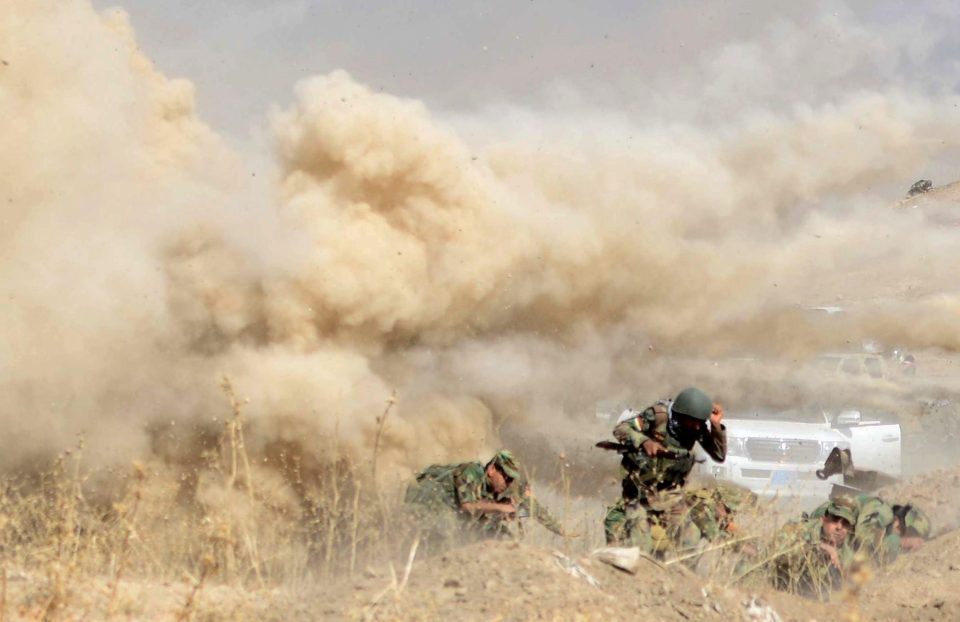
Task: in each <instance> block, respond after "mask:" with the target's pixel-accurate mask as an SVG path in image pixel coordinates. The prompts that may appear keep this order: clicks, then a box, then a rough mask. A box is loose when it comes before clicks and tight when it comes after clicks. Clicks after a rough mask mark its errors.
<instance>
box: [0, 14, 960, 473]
mask: <svg viewBox="0 0 960 622" xmlns="http://www.w3.org/2000/svg"><path fill="white" fill-rule="evenodd" d="M842 26H843V24H839V25H837V27H838V28H839V27H842ZM800 36H801V33H796V32H794V33H792V37H791V39H790V42H789V45H798V43H797V41H796V38H797V37H800ZM856 40H857V39H856V38H854V39H853V41H854V42H856ZM868 43H869V45H868V47H869V46H873V45H875V43H876V42H875V41H874V40H872V39H871V40H870V41H869V42H868ZM751 45H752V47H749V48H748V51H749V52H750V57H749V59H746V60H749V62H750V63H751V64H753V65H756V64H757V63H763V62H764V61H763V55H762V54H757V53H756V46H761V49H762V48H763V46H775V45H776V42H774V41H760V42H754V43H752V44H751ZM785 45H786V44H785ZM804 45H814V43H813V42H809V41H808V42H804ZM865 45H867V44H865ZM738 50H739V51H740V52H742V51H743V49H742V48H741V47H737V46H732V47H731V48H730V49H728V50H726V51H725V53H724V56H723V59H724V62H723V63H720V64H716V63H714V64H711V65H710V68H711V69H710V70H711V71H714V72H719V73H717V74H716V75H714V76H713V78H711V79H712V80H713V82H712V83H711V84H706V85H704V86H705V89H706V90H707V91H708V92H709V94H710V98H709V99H710V101H711V102H715V103H716V100H718V98H720V95H722V94H723V93H726V95H725V96H724V106H726V108H725V109H727V110H730V114H729V115H727V116H725V117H724V118H723V119H722V120H713V121H711V122H710V123H700V122H697V121H695V120H688V119H687V120H685V119H684V118H678V119H676V120H670V119H666V120H659V119H658V120H649V119H646V118H645V117H643V115H631V114H630V113H629V112H628V111H629V109H630V107H629V106H626V105H625V106H624V107H623V109H621V110H607V109H592V108H589V107H584V108H578V107H576V106H572V107H571V106H563V105H557V106H556V107H553V108H550V109H545V110H534V109H529V108H526V109H525V108H521V107H514V106H509V105H499V106H492V107H491V108H489V109H487V110H486V111H484V112H478V113H476V114H473V115H469V116H468V115H463V114H460V115H457V114H452V113H451V114H445V113H444V112H443V111H438V112H432V111H430V110H428V109H427V108H426V107H425V106H424V105H423V104H422V103H420V102H418V101H414V100H409V99H402V98H398V97H394V96H391V95H389V94H384V93H379V92H375V91H374V90H372V89H371V88H369V87H367V86H365V85H363V84H360V83H358V82H357V81H355V80H354V79H352V78H351V76H350V75H349V74H348V73H346V72H344V71H339V70H338V71H333V72H331V73H329V74H328V75H323V76H315V77H310V78H306V79H304V80H303V81H302V82H300V83H299V84H298V85H297V86H296V88H295V91H294V98H293V101H292V103H288V104H286V105H280V106H279V107H278V108H277V109H276V110H275V111H274V112H273V113H272V115H271V118H270V124H271V127H272V128H273V132H274V136H275V166H276V168H275V171H273V173H272V175H264V174H263V173H262V171H261V174H260V175H259V176H257V175H256V174H255V173H253V172H251V171H250V167H248V166H247V165H246V164H245V162H244V161H243V157H242V156H241V155H239V154H237V153H233V152H232V151H231V150H230V149H229V148H228V147H227V146H226V145H225V144H224V142H223V141H222V140H221V139H220V138H219V137H218V136H216V134H215V133H214V132H213V131H212V130H211V129H210V128H209V127H208V126H207V125H205V124H204V123H203V121H202V120H200V119H199V118H198V117H197V114H196V112H195V109H194V103H193V89H194V86H193V85H192V84H191V83H189V82H187V81H185V80H180V79H169V78H167V77H165V76H163V75H162V74H161V73H159V72H158V70H157V69H156V68H154V67H153V66H152V64H151V63H150V61H149V60H148V59H147V58H145V57H144V56H143V54H142V53H141V52H140V51H139V50H138V48H137V45H136V41H135V38H134V34H133V31H132V28H131V26H130V24H129V21H128V19H127V18H126V16H125V14H124V13H123V12H122V11H119V10H111V11H108V12H106V13H104V14H98V13H96V12H95V11H94V10H93V9H92V8H91V7H90V5H89V4H88V3H87V2H86V1H82V0H66V1H56V2H54V1H52V0H51V1H36V0H13V1H12V2H8V3H7V4H6V5H5V7H4V8H3V9H2V10H0V57H2V59H3V61H4V62H3V64H2V66H0V110H3V111H4V115H2V117H0V217H2V222H3V226H2V228H0V240H2V247H0V248H2V251H0V252H2V255H3V262H2V264H0V275H2V276H0V308H2V311H3V313H2V315H3V318H4V322H3V327H2V329H0V391H2V394H3V399H2V400H0V418H2V421H3V424H4V438H5V439H6V440H5V442H4V452H3V453H2V456H3V457H2V466H3V467H4V468H8V469H9V468H12V467H15V466H18V465H21V464H23V463H25V462H28V461H30V460H32V459H36V458H38V457H42V456H43V455H45V454H46V453H49V452H52V451H59V450H62V449H64V448H65V447H69V446H71V445H72V444H73V443H75V440H74V439H75V437H76V435H78V434H81V433H82V434H83V435H84V437H85V439H86V442H87V444H88V445H89V447H90V450H89V452H88V453H89V454H90V455H93V456H96V459H97V460H101V461H104V462H110V461H120V460H129V459H131V458H134V457H137V456H143V455H147V454H149V453H151V452H153V453H159V454H162V455H163V456H165V457H167V458H168V459H171V460H189V458H188V457H186V455H185V452H187V449H185V448H188V447H192V446H193V445H191V444H190V443H191V442H193V441H191V440H190V439H192V438H195V437H197V435H202V434H203V433H209V430H216V429H218V428H217V426H219V425H220V422H222V420H223V419H224V418H225V417H228V416H229V414H230V410H229V404H228V403H227V401H226V400H225V399H224V397H223V395H222V394H221V393H220V389H219V388H218V387H219V383H220V380H221V378H222V377H224V376H227V377H229V378H230V379H231V382H232V383H233V385H234V386H235V387H236V390H237V391H238V393H239V394H240V395H241V397H243V398H245V402H244V406H243V408H244V411H243V412H244V415H245V416H246V417H247V420H248V426H249V433H250V439H249V443H250V448H251V451H252V452H254V455H255V456H257V457H261V456H263V457H266V456H268V455H269V454H270V452H271V451H272V450H271V448H272V447H276V446H277V443H287V444H288V445H289V444H293V445H296V446H297V447H299V451H300V452H301V453H302V454H303V455H305V456H312V459H313V460H315V461H318V462H323V461H324V460H329V459H331V455H332V454H331V453H330V452H331V451H334V450H335V451H336V452H338V453H337V454H336V455H343V456H346V457H348V458H351V459H353V460H355V461H357V462H358V463H363V464H366V463H368V462H369V460H370V459H371V457H372V447H373V439H374V437H375V435H376V433H377V428H378V424H377V418H378V417H380V416H381V415H382V414H383V413H384V411H385V409H386V408H387V403H388V400H389V399H390V397H391V395H393V394H394V393H395V394H396V403H395V404H393V405H392V407H391V409H390V412H389V414H388V419H387V423H386V425H385V427H384V429H383V446H382V452H381V455H380V457H379V464H380V467H381V469H382V472H385V473H387V474H392V475H397V474H399V475H404V474H406V473H409V471H410V470H411V469H413V468H415V467H417V466H419V465H422V464H423V463H426V462H430V461H437V460H450V459H456V458H466V457H474V456H480V455H484V454H486V453H488V452H490V451H491V450H492V449H493V448H494V447H496V446H497V445H498V444H499V442H500V441H499V433H500V429H501V426H503V424H504V422H506V421H513V422H520V423H519V424H520V425H522V426H526V427H529V428H533V429H542V430H543V433H544V434H545V435H547V436H549V435H551V434H552V433H553V430H555V429H556V428H557V426H567V427H572V428H576V426H577V425H578V424H577V423H576V422H577V421H580V420H581V419H582V418H584V417H587V418H590V417H592V414H593V409H594V404H595V402H597V401H598V400H602V399H607V398H615V399H631V400H638V401H646V400H649V399H653V398H656V397H660V396H664V395H669V394H671V393H672V392H674V391H675V390H676V389H678V388H680V387H681V386H684V385H687V384H690V383H691V381H696V382H700V383H703V384H704V386H705V388H707V389H708V390H710V391H711V392H713V393H715V394H717V395H719V396H721V397H722V398H723V399H725V400H727V401H728V403H730V402H732V403H735V402H736V401H737V400H738V399H742V398H744V397H745V396H752V397H754V398H756V397H757V396H762V395H770V396H772V397H777V398H779V399H780V400H781V401H783V400H786V399H787V397H789V399H797V400H802V399H806V398H808V397H809V396H811V395H813V394H814V392H815V391H817V390H818V385H817V382H816V381H814V380H813V379H812V377H811V378H807V379H806V380H804V379H803V376H802V375H801V376H800V377H799V378H800V379H799V380H791V379H789V378H790V368H791V367H796V366H797V365H798V364H799V363H802V362H803V361H806V360H809V359H811V358H812V357H814V356H815V355H816V354H817V353H818V352H824V351H835V350H839V349H848V348H849V347H851V344H858V343H859V342H860V341H861V340H864V339H868V338H869V339H875V340H879V341H881V342H883V343H885V344H891V345H892V344H895V345H897V346H901V347H908V348H927V349H939V350H944V351H955V350H956V349H957V348H958V347H960V341H958V337H957V333H956V331H954V330H951V329H950V327H951V326H952V325H953V324H954V323H955V318H956V312H957V309H958V308H960V298H958V297H957V295H956V293H955V292H954V291H952V285H951V279H952V273H951V272H952V270H951V267H952V266H953V265H955V264H956V259H957V255H956V250H955V245H954V244H952V243H951V240H950V237H951V232H949V231H944V230H942V229H940V228H938V227H936V226H934V225H932V224H931V223H929V222H928V221H927V220H926V219H925V218H924V216H923V214H922V213H919V212H917V211H910V210H895V209H893V208H892V205H893V204H894V203H895V202H896V200H897V199H898V198H900V196H901V195H902V192H903V190H905V187H906V186H907V185H909V183H911V182H912V181H913V178H914V177H916V176H917V174H918V171H923V170H924V167H925V166H929V165H931V163H934V162H937V161H938V158H940V159H942V158H944V157H948V156H949V155H950V151H951V149H952V147H951V146H950V145H951V144H955V143H957V142H958V140H960V111H958V110H960V109H958V108H957V106H956V104H957V101H956V98H955V97H952V96H949V95H939V94H929V93H923V92H914V91H911V90H910V89H909V88H904V87H903V86H900V85H893V86H891V87H890V88H889V89H886V90H883V89H869V88H863V87H858V88H855V89H851V90H850V91H849V92H845V91H843V90H842V89H841V91H840V92H838V93H836V94H835V95H834V96H832V97H831V98H830V100H829V101H826V102H822V101H815V100H812V99H811V100H810V101H804V100H797V101H794V102H791V103H790V104H789V105H776V106H775V105H772V104H771V106H770V107H764V105H763V100H762V99H761V100H758V101H751V102H748V103H749V105H744V106H740V107H738V106H737V105H736V104H737V101H736V97H738V92H740V91H738V89H735V88H730V85H731V84H733V83H734V82H735V81H732V77H731V75H728V74H725V73H724V72H725V71H730V72H739V71H740V68H741V67H742V63H740V62H736V60H737V58H736V55H737V54H738V53H740V52H738ZM768 58H769V61H768V62H769V63H771V64H770V65H769V66H766V67H764V71H765V72H767V73H776V72H779V71H783V70H785V68H784V67H781V66H778V65H777V64H776V63H777V62H787V61H790V59H791V58H793V56H791V55H786V56H784V54H770V55H768ZM784 58H786V60H784ZM778 59H779V60H778ZM741 60H743V59H741ZM744 62H746V61H744ZM790 62H792V61H790ZM851 65H852V66H854V67H855V66H856V65H857V63H851ZM725 67H726V69H725ZM852 70H853V69H851V71H852ZM197 88H203V85H202V84H201V85H197ZM668 95H669V93H663V92H660V93H657V94H656V99H657V101H658V102H660V103H662V102H663V101H665V98H667V97H668ZM682 95H683V94H682V93H679V92H678V93H677V95H676V97H678V98H680V97H681V96H682ZM277 98H278V100H279V101H284V100H286V99H287V95H286V94H284V93H278V94H277ZM687 104H688V105H689V100H688V101H687ZM716 105H717V106H718V107H719V106H720V104H719V103H716ZM930 137H936V138H937V140H928V138H930ZM823 304H837V305H842V306H845V307H846V306H849V308H850V313H849V314H847V315H846V316H845V317H844V318H842V319H840V320H838V321H836V322H816V321H811V320H810V319H809V317H808V314H806V313H805V312H804V310H803V308H804V307H810V306H817V305H823ZM877 305H879V307H877ZM704 357H705V358H704ZM754 357H764V360H769V361H770V362H769V364H764V365H762V369H763V371H762V373H761V372H759V371H756V370H754V371H751V372H750V375H749V377H746V376H745V375H744V372H743V370H742V369H741V368H740V367H739V366H738V365H736V364H733V363H731V361H734V360H741V359H744V358H754ZM865 382H866V381H865ZM944 382H945V381H944ZM844 386H845V387H846V390H847V391H848V392H849V393H850V394H851V395H853V396H855V395H856V394H857V393H858V392H859V385H850V384H849V383H848V384H846V385H844ZM785 387H786V388H785ZM837 390H838V391H840V390H841V389H837ZM904 393H905V391H904V390H900V389H896V390H894V389H885V390H884V392H882V397H883V399H884V400H887V401H891V400H892V401H893V402H896V400H900V399H906V398H904ZM906 393H909V392H908V391H907V392H906ZM908 397H909V396H908ZM204 431H206V432H204ZM331 448H335V449H331Z"/></svg>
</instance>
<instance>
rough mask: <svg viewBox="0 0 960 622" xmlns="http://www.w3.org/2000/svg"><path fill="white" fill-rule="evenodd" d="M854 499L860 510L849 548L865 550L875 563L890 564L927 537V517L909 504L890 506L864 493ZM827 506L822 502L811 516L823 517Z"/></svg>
mask: <svg viewBox="0 0 960 622" xmlns="http://www.w3.org/2000/svg"><path fill="white" fill-rule="evenodd" d="M853 499H854V501H855V502H856V503H857V506H858V508H859V512H858V515H857V523H856V525H854V536H853V539H852V542H851V547H852V548H853V550H854V551H864V552H865V553H867V554H868V555H869V556H870V558H871V559H873V560H874V561H875V562H877V563H878V564H889V563H891V562H893V561H894V560H896V559H897V557H898V556H899V555H900V553H901V552H910V551H914V550H916V549H918V548H920V547H921V546H923V543H924V542H925V541H926V540H929V539H930V531H931V530H930V519H929V518H927V515H926V514H925V513H923V512H922V511H921V510H919V509H917V508H915V507H913V506H912V505H890V504H888V503H887V502H886V501H884V500H883V499H881V498H880V497H878V496H876V495H867V494H862V495H857V496H856V497H854V498H853ZM828 505H829V502H828V503H824V504H822V505H821V506H820V507H818V508H817V509H815V510H814V511H813V512H812V513H811V515H810V516H811V517H813V518H817V517H820V516H823V514H824V512H825V510H826V508H827V506H828Z"/></svg>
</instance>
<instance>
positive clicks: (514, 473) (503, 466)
mask: <svg viewBox="0 0 960 622" xmlns="http://www.w3.org/2000/svg"><path fill="white" fill-rule="evenodd" d="M489 464H492V465H494V466H496V467H497V468H498V469H500V470H501V471H503V474H504V475H506V476H507V477H509V478H510V479H520V477H521V476H520V463H519V462H517V459H516V458H514V457H513V453H511V452H510V450H509V449H501V450H500V451H498V452H497V453H495V454H494V455H493V458H491V459H490V462H489Z"/></svg>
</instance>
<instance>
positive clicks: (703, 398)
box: [673, 387, 713, 421]
mask: <svg viewBox="0 0 960 622" xmlns="http://www.w3.org/2000/svg"><path fill="white" fill-rule="evenodd" d="M673 412H675V413H678V414H681V415H686V416H688V417H693V418H694V419H699V420H700V421H707V420H708V419H710V413H711V412H713V400H711V399H710V396H709V395H707V394H706V393H704V392H703V391H701V390H700V389H697V388H695V387H688V388H686V389H684V390H683V391H680V393H677V397H676V399H674V400H673Z"/></svg>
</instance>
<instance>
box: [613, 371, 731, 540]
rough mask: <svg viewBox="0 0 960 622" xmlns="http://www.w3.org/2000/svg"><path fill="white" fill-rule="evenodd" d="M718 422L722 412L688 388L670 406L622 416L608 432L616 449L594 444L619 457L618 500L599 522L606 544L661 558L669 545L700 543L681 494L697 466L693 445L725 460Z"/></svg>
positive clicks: (722, 430)
mask: <svg viewBox="0 0 960 622" xmlns="http://www.w3.org/2000/svg"><path fill="white" fill-rule="evenodd" d="M722 420H723V409H722V408H721V407H720V406H719V405H717V404H714V403H713V401H712V400H711V399H710V398H709V397H708V396H707V394H706V393H704V392H703V391H701V390H700V389H696V388H692V387H691V388H687V389H684V390H683V391H681V392H680V393H679V394H678V395H677V397H676V399H674V400H672V401H670V400H664V401H660V402H657V403H656V404H654V405H653V406H650V407H649V408H647V409H646V410H644V411H643V412H636V411H626V412H625V413H624V414H623V415H621V417H620V420H619V421H618V422H617V426H616V427H615V428H614V430H613V435H614V437H615V438H616V439H617V441H619V444H617V443H608V442H602V443H599V444H598V446H600V447H603V448H607V449H616V450H617V451H619V452H620V453H621V455H622V459H621V461H620V467H621V469H620V470H621V474H622V477H623V481H622V483H621V497H620V500H619V501H617V502H616V503H614V504H613V505H612V506H610V507H609V508H608V509H607V515H606V518H605V519H604V530H605V533H606V539H607V543H608V544H613V545H618V546H639V547H640V548H641V549H642V550H644V551H645V552H648V553H649V552H657V553H661V554H662V553H664V552H665V551H666V549H667V548H668V547H669V546H670V545H677V546H680V547H684V548H686V547H689V546H691V545H692V544H695V543H696V542H697V541H699V539H700V537H701V536H700V533H699V529H698V528H697V527H696V525H694V524H693V522H692V521H691V520H690V516H689V506H688V504H687V500H685V499H684V493H683V491H682V490H681V488H682V486H683V485H684V484H685V483H686V481H687V477H689V475H690V472H691V471H692V470H693V466H694V464H695V463H696V460H695V457H694V454H693V448H694V445H695V444H697V443H700V445H701V446H702V447H703V449H704V450H705V451H706V452H707V453H708V454H709V455H710V456H711V457H712V458H713V459H714V460H716V461H718V462H723V460H724V459H725V458H726V451H727V436H726V429H725V428H724V426H723V424H722V423H721V422H722ZM708 422H709V423H708Z"/></svg>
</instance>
